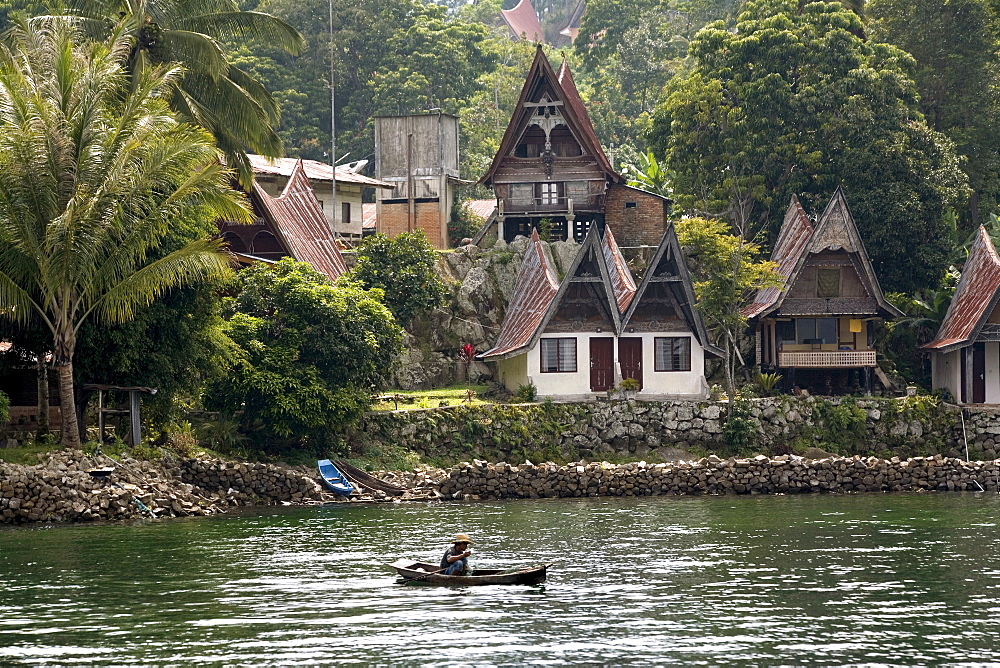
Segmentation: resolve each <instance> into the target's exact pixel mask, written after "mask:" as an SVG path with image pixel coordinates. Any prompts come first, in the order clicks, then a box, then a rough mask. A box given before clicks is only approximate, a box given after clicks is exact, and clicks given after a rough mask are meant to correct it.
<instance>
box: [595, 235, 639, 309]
mask: <svg viewBox="0 0 1000 668" xmlns="http://www.w3.org/2000/svg"><path fill="white" fill-rule="evenodd" d="M601 250H602V251H603V252H604V262H605V264H607V266H608V273H609V274H610V276H611V288H612V290H613V291H614V298H615V302H616V303H617V304H618V312H619V313H625V311H626V310H628V307H629V304H631V303H632V298H633V297H635V281H634V280H633V279H632V272H630V271H629V269H628V264H627V263H626V262H625V258H624V257H623V256H622V252H621V250H620V249H619V248H618V243H617V242H616V241H615V235H613V234H611V228H610V227H605V228H604V239H602V241H601Z"/></svg>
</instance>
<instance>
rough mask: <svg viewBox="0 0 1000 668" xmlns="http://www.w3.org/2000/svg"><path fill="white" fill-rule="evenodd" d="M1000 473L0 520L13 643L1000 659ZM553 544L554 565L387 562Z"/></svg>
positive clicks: (217, 649) (517, 551) (134, 648)
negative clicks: (470, 547) (515, 581)
mask: <svg viewBox="0 0 1000 668" xmlns="http://www.w3.org/2000/svg"><path fill="white" fill-rule="evenodd" d="M998 513H1000V499H998V497H997V495H996V494H992V495H988V494H979V495H976V494H925V495H917V494H914V495H904V494H897V495H851V496H773V497H763V496H755V497H693V498H662V497H660V498H643V499H624V498H610V499H583V500H579V499H578V500H569V499H551V500H538V501H514V502H504V503H501V502H496V503H473V504H448V505H437V504H419V505H382V506H357V505H356V506H346V507H345V506H337V507H326V508H292V509H289V508H286V509H281V510H271V511H266V510H260V509H257V510H254V511H253V513H252V514H244V515H240V516H226V517H215V518H197V519H186V520H171V521H160V522H152V523H147V524H139V525H100V526H98V525H94V526H89V525H88V526H61V527H51V528H16V529H3V530H0V664H4V665H7V664H33V665H37V664H48V665H51V664H92V665H109V664H112V665H137V664H142V665H175V666H180V665H192V664H224V665H251V664H252V665H276V664H281V665H296V664H299V665H318V664H337V665H370V664H381V665H440V664H451V665H455V666H462V665H467V666H468V665H476V666H479V665H482V666H489V665H565V664H612V665H644V666H645V665H677V664H695V665H747V664H758V665H775V664H795V665H803V664H814V665H844V664H851V665H884V664H897V665H899V664H906V665H920V664H924V665H940V664H942V663H949V664H953V665H960V664H966V665H972V664H979V665H981V664H984V663H988V662H995V661H998V660H1000V655H998V653H997V648H1000V625H998V623H997V620H998V618H1000V528H998ZM459 531H463V532H467V533H469V534H471V535H472V537H473V539H475V540H476V541H477V542H476V545H475V546H474V555H473V559H474V562H475V563H476V564H478V565H480V566H482V567H486V566H488V565H496V566H504V567H506V566H514V565H520V564H528V563H532V562H543V561H552V562H555V565H554V566H553V567H552V569H551V570H550V571H549V580H548V582H547V583H546V584H545V585H542V586H537V587H472V588H465V589H448V588H437V587H427V586H403V585H399V584H396V580H395V576H394V575H393V573H392V571H391V570H390V569H388V568H386V567H385V566H384V564H385V563H387V562H390V561H393V560H395V559H396V558H398V557H404V556H405V557H419V558H423V559H425V560H431V561H437V560H439V559H440V555H441V553H442V552H443V551H444V548H445V547H446V544H447V541H448V539H449V538H450V537H451V535H453V534H455V533H457V532H459Z"/></svg>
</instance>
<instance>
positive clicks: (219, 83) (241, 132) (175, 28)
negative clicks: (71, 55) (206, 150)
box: [66, 0, 303, 187]
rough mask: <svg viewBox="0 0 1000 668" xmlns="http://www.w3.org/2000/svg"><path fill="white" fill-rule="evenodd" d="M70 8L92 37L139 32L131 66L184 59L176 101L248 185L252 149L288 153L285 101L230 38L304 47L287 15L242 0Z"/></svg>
mask: <svg viewBox="0 0 1000 668" xmlns="http://www.w3.org/2000/svg"><path fill="white" fill-rule="evenodd" d="M66 2H67V7H68V10H67V15H68V16H72V17H74V18H75V19H76V20H77V23H78V25H79V26H81V27H82V28H83V29H84V30H86V31H87V33H88V34H90V35H91V36H92V37H95V38H98V39H104V38H106V37H107V36H108V34H109V32H110V31H111V30H114V31H115V32H116V34H119V33H127V34H128V35H130V36H131V38H132V43H131V45H130V49H129V53H128V68H129V71H130V72H131V73H132V74H133V76H141V75H142V73H143V71H144V70H146V69H147V68H149V67H153V66H156V65H163V64H168V63H178V64H181V65H183V66H184V68H185V71H184V75H183V77H179V78H177V79H176V81H175V82H174V91H173V95H172V97H171V105H172V107H173V109H174V111H176V112H177V113H180V114H182V116H183V117H184V118H185V119H187V120H189V121H191V122H194V123H197V124H198V125H200V126H201V127H203V128H205V129H206V130H208V131H209V132H211V133H212V135H213V136H214V137H215V140H216V142H217V143H218V146H219V148H220V149H222V151H223V153H225V156H226V160H227V163H228V164H229V165H230V166H232V167H233V168H234V169H236V170H237V172H238V173H239V174H240V181H241V182H242V183H243V185H244V187H249V186H250V184H251V183H252V182H253V170H252V168H251V166H250V162H249V160H248V158H247V155H246V152H247V151H248V150H249V151H251V152H255V153H261V154H263V155H269V156H279V155H281V151H282V148H281V140H280V139H279V138H278V134H277V132H276V131H275V129H274V128H275V126H276V125H277V124H278V120H279V113H278V106H277V104H276V103H275V101H274V99H273V98H272V97H271V94H270V93H269V92H268V91H267V89H266V88H265V87H264V86H263V85H262V84H261V83H260V82H259V81H258V80H256V79H255V78H253V77H251V76H250V75H248V74H247V72H245V71H244V70H241V69H240V68H239V67H237V66H236V65H235V64H233V63H232V62H231V61H230V57H229V54H228V53H227V51H226V49H225V48H224V43H226V42H230V43H232V42H246V41H247V40H258V41H261V42H264V43H267V44H270V45H271V46H272V47H273V48H276V49H280V50H282V51H284V52H287V53H298V51H299V49H301V47H302V44H303V42H302V36H301V35H299V34H298V32H296V31H295V29H294V28H292V27H291V26H289V25H288V24H287V23H285V22H284V21H281V20H279V19H277V18H275V17H273V16H270V15H268V14H264V13H261V12H249V11H241V10H240V8H239V6H238V5H237V4H236V2H235V0H167V1H166V2H164V1H160V2H152V1H150V0H66Z"/></svg>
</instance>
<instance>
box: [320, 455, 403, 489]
mask: <svg viewBox="0 0 1000 668" xmlns="http://www.w3.org/2000/svg"><path fill="white" fill-rule="evenodd" d="M333 465H334V466H336V467H337V468H338V469H339V470H340V472H341V473H343V474H344V475H345V476H346V477H347V479H348V480H350V481H351V484H353V485H355V486H356V487H361V488H364V487H367V488H368V489H373V490H378V491H382V492H385V493H386V494H388V495H389V496H402V495H403V494H404V493H405V492H406V490H405V489H403V488H402V487H399V486H397V485H393V484H391V483H387V482H386V481H384V480H379V479H378V478H376V477H375V476H373V475H369V474H367V473H365V472H364V471H362V470H361V469H359V468H356V467H354V466H352V465H350V464H348V463H347V462H345V461H343V460H340V459H338V460H337V461H335V462H334V463H333Z"/></svg>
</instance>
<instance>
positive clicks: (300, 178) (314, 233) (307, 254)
mask: <svg viewBox="0 0 1000 668" xmlns="http://www.w3.org/2000/svg"><path fill="white" fill-rule="evenodd" d="M251 201H252V202H253V203H254V204H255V205H256V207H255V208H257V210H258V211H259V212H260V214H261V215H262V216H263V217H264V218H266V219H267V220H268V222H269V223H270V224H271V227H272V229H273V230H274V233H275V235H276V236H277V237H278V238H279V240H280V241H281V243H282V244H283V245H284V246H285V248H286V250H287V251H288V254H289V255H291V256H292V257H294V258H295V259H296V260H301V261H302V262H308V263H309V264H311V265H312V266H313V268H314V269H315V270H316V271H318V272H320V273H321V274H324V275H325V276H326V277H327V278H329V279H330V280H332V281H335V280H337V279H338V278H340V276H341V274H343V273H344V272H346V271H347V265H346V264H345V263H344V256H343V255H341V254H340V249H339V248H338V247H337V244H336V242H334V239H333V233H332V232H331V231H330V223H329V222H328V221H327V219H326V216H325V215H324V214H323V207H322V205H321V204H320V203H319V200H318V199H316V193H315V192H313V189H312V185H310V183H309V179H308V178H307V177H306V173H305V170H304V168H303V166H302V161H301V160H300V161H299V162H298V164H296V165H295V167H294V168H293V169H292V172H291V175H290V176H289V178H288V183H287V184H286V185H285V189H284V190H283V191H282V193H281V196H280V197H271V196H270V195H268V194H267V193H266V192H264V189H263V188H261V187H260V185H258V184H257V183H254V185H253V193H252V195H251Z"/></svg>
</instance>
